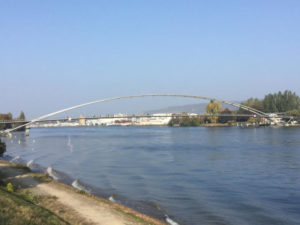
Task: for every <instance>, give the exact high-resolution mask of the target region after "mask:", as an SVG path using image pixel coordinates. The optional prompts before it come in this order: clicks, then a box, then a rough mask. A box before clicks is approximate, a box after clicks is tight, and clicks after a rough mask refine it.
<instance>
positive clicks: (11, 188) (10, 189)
mask: <svg viewBox="0 0 300 225" xmlns="http://www.w3.org/2000/svg"><path fill="white" fill-rule="evenodd" d="M6 189H7V190H8V191H9V192H14V186H13V185H12V183H8V184H7V185H6Z"/></svg>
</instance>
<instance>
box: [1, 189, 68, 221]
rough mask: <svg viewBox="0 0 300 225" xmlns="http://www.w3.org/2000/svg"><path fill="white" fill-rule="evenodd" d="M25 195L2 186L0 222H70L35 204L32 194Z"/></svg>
mask: <svg viewBox="0 0 300 225" xmlns="http://www.w3.org/2000/svg"><path fill="white" fill-rule="evenodd" d="M24 196H25V195H20V194H17V193H11V192H8V191H6V190H5V189H4V188H3V187H1V188H0V224H7V225H10V224H11V225H19V224H20V225H21V224H28V225H35V224H36V225H38V224H45V225H48V224H49V225H50V224H52V225H56V224H68V223H67V222H65V221H64V220H63V219H61V218H60V217H58V216H56V215H55V214H53V213H52V212H50V211H49V210H47V209H44V208H42V207H40V206H38V205H35V204H34V203H33V202H34V200H33V199H31V197H32V196H29V197H28V196H27V197H24Z"/></svg>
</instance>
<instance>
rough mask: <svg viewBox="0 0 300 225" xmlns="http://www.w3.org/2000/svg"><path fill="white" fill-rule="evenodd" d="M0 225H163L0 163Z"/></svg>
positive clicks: (48, 178) (38, 174)
mask: <svg viewBox="0 0 300 225" xmlns="http://www.w3.org/2000/svg"><path fill="white" fill-rule="evenodd" d="M0 224H14V225H15V224H17V225H18V224H32V225H33V224H104V225H111V224H118V225H119V224H124V225H125V224H131V225H140V224H144V225H145V224H148V225H150V224H151V225H162V224H165V223H163V222H161V221H159V220H156V219H154V218H151V217H149V216H146V215H143V214H141V213H138V212H136V211H134V210H132V209H129V208H127V207H125V206H123V205H120V204H117V203H114V202H111V201H108V200H106V199H102V198H99V197H96V196H93V195H91V194H89V193H86V192H83V191H78V190H77V189H74V188H73V187H70V186H67V185H65V184H62V183H58V182H56V181H54V180H52V179H51V178H50V177H49V176H47V175H45V174H40V173H33V172H31V171H30V169H29V168H28V167H26V166H23V165H15V164H12V163H8V162H5V161H2V160H0Z"/></svg>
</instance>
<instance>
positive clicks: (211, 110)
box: [206, 100, 222, 123]
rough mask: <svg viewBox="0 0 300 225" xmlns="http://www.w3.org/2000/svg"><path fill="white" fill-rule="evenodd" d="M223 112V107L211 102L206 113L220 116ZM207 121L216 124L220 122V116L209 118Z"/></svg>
mask: <svg viewBox="0 0 300 225" xmlns="http://www.w3.org/2000/svg"><path fill="white" fill-rule="evenodd" d="M221 111H222V106H221V104H220V103H218V102H214V101H212V100H211V101H210V103H209V104H208V105H207V106H206V113H207V114H209V115H210V114H218V113H220V112H221ZM207 119H208V120H209V121H210V122H211V123H216V122H217V120H218V116H208V117H207Z"/></svg>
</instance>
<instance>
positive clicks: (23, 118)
mask: <svg viewBox="0 0 300 225" xmlns="http://www.w3.org/2000/svg"><path fill="white" fill-rule="evenodd" d="M19 120H22V121H25V114H24V112H23V111H21V113H20V116H19Z"/></svg>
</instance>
